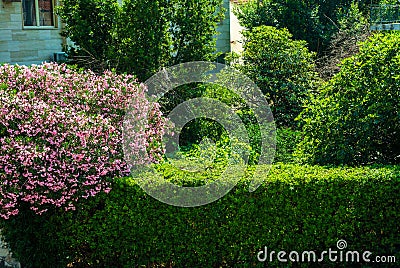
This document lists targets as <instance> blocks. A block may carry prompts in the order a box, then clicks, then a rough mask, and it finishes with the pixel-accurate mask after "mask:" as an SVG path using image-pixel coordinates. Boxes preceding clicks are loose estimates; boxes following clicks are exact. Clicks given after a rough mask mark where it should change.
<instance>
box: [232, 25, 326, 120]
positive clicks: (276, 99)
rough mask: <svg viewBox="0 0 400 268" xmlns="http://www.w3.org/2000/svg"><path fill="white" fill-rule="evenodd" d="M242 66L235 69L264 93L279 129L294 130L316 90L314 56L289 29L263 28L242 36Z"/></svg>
mask: <svg viewBox="0 0 400 268" xmlns="http://www.w3.org/2000/svg"><path fill="white" fill-rule="evenodd" d="M243 35H244V38H245V43H244V52H243V54H242V57H243V64H236V65H235V67H236V68H238V69H239V70H240V71H242V72H243V73H244V74H245V75H247V76H248V77H249V78H250V79H252V81H254V82H255V83H256V84H257V86H258V87H259V88H260V90H261V91H262V92H263V93H264V95H265V98H266V99H267V101H268V103H269V105H270V106H271V111H272V113H273V115H274V119H275V121H276V124H277V126H279V127H293V128H295V127H296V126H297V125H296V123H295V122H294V118H295V117H296V116H297V115H298V114H299V113H300V111H301V109H302V105H303V102H304V101H305V100H306V99H308V98H309V93H310V92H312V91H313V90H316V87H317V85H318V81H319V79H318V75H317V73H316V72H315V64H314V56H315V55H314V53H311V52H309V51H308V49H307V47H306V42H305V41H294V40H292V35H291V34H290V33H289V31H288V30H287V29H281V30H279V29H276V28H274V27H270V26H260V27H256V28H253V29H252V30H250V31H245V32H244V33H243Z"/></svg>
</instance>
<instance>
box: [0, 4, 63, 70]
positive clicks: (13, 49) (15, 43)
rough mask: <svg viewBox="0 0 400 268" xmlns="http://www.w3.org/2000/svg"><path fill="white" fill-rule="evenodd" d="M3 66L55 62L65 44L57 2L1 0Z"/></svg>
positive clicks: (1, 55)
mask: <svg viewBox="0 0 400 268" xmlns="http://www.w3.org/2000/svg"><path fill="white" fill-rule="evenodd" d="M0 1H1V2H0V63H18V64H33V63H35V64H39V63H42V62H43V61H52V60H54V58H53V57H54V53H56V52H61V51H62V46H63V43H64V40H63V38H62V37H61V36H60V31H61V21H60V19H59V18H57V16H55V14H54V7H55V5H56V4H57V1H54V0H0Z"/></svg>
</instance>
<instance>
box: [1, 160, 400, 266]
mask: <svg viewBox="0 0 400 268" xmlns="http://www.w3.org/2000/svg"><path fill="white" fill-rule="evenodd" d="M163 172H164V174H165V175H166V176H167V174H168V176H170V177H171V179H176V180H178V181H179V180H182V177H183V176H181V175H182V174H180V173H176V172H173V171H172V169H171V168H168V166H164V167H163ZM193 176H195V177H196V178H197V179H200V176H201V174H197V173H193ZM184 180H186V181H188V178H187V176H186V178H185V179H184ZM194 181H196V180H194ZM248 182H249V180H248V179H244V180H242V181H240V183H239V184H238V185H237V186H236V188H234V189H233V190H232V191H231V192H230V193H229V194H228V195H227V196H225V197H224V198H222V199H220V200H218V201H216V202H214V203H212V204H209V205H207V206H202V207H196V208H178V207H173V206H168V205H165V204H163V203H160V202H158V201H156V200H154V199H153V198H152V197H150V196H148V195H147V194H145V193H144V192H143V191H142V190H141V189H140V188H139V187H138V186H137V185H136V184H135V182H134V181H133V180H132V179H129V178H127V179H121V180H119V181H117V182H116V183H115V185H114V188H113V190H112V191H111V193H110V194H109V195H104V196H97V197H95V198H94V199H91V201H90V203H85V204H84V205H83V207H82V209H79V210H77V211H75V212H70V213H65V212H62V211H61V210H60V211H54V213H53V214H50V213H47V214H44V215H43V216H38V215H34V214H32V213H31V212H30V211H29V210H27V211H21V212H20V214H19V215H18V216H17V217H15V218H13V219H12V220H10V221H2V222H1V225H2V228H3V230H4V234H5V236H6V238H7V239H8V241H10V242H11V247H12V248H13V249H14V252H15V254H16V255H17V256H18V257H19V258H20V259H21V261H23V264H24V267H42V268H45V267H52V268H54V267H66V265H67V264H68V263H70V264H71V265H70V266H69V267H72V263H75V264H74V265H75V266H74V267H129V268H131V267H263V266H264V265H266V264H268V265H271V266H273V267H277V266H285V267H288V266H293V267H295V266H296V267H299V266H302V267H310V266H314V267H321V265H325V266H326V267H340V266H341V267H348V266H349V265H355V264H354V263H353V264H352V263H350V264H349V263H329V262H324V263H303V264H300V263H290V262H289V263H286V264H283V263H278V262H277V261H276V258H275V262H273V263H270V262H266V263H260V262H258V261H257V253H258V252H259V251H260V250H262V249H264V247H265V246H266V247H268V250H269V251H272V250H275V251H277V252H278V251H280V250H285V251H287V252H289V251H292V250H296V251H299V252H302V251H304V250H307V251H309V250H315V251H317V252H319V253H321V251H323V250H328V249H329V248H332V250H336V249H337V248H336V242H337V241H338V240H339V239H344V240H346V241H347V243H348V247H347V248H346V250H357V251H360V252H363V251H366V250H368V251H371V252H372V253H373V255H372V256H378V255H384V256H389V255H394V256H396V257H397V260H399V258H400V225H399V224H398V222H399V219H400V210H399V208H400V199H399V198H398V195H399V192H400V168H399V167H396V166H394V167H390V166H387V167H379V168H378V167H376V168H372V167H363V168H353V169H351V168H324V167H313V166H297V165H276V166H274V167H273V168H272V170H271V172H270V175H269V176H267V177H266V178H265V182H264V184H263V186H262V187H261V188H259V189H258V190H256V191H255V192H252V193H250V192H248ZM275 256H276V255H275ZM371 259H372V257H371ZM28 261H29V262H28ZM387 266H390V264H388V265H387ZM365 267H373V265H372V264H366V265H365ZM382 267H385V266H382ZM393 267H395V265H393Z"/></svg>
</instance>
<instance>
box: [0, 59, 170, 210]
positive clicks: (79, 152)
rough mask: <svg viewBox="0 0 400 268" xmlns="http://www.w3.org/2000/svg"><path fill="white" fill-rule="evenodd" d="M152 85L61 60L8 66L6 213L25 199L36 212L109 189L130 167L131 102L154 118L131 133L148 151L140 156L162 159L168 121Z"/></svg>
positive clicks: (2, 86) (0, 137)
mask: <svg viewBox="0 0 400 268" xmlns="http://www.w3.org/2000/svg"><path fill="white" fill-rule="evenodd" d="M145 91H146V88H145V87H144V86H143V85H141V84H139V83H138V82H136V80H135V79H133V77H132V76H129V75H127V76H119V75H115V74H113V73H111V72H105V73H104V75H103V76H97V75H95V74H93V73H92V72H90V71H86V72H79V73H78V72H74V71H72V70H70V69H68V68H67V67H66V66H65V65H56V64H44V65H40V66H35V65H34V66H32V67H26V66H18V65H17V66H12V65H3V66H1V67H0V102H1V105H2V106H1V108H0V206H1V211H0V215H1V216H2V217H4V218H8V217H9V216H10V215H15V214H17V213H18V210H19V206H20V204H21V203H29V204H30V208H31V209H33V210H34V211H36V212H37V213H42V212H43V211H45V210H47V209H48V208H49V207H51V206H56V207H64V208H65V209H67V210H68V209H75V203H76V202H78V201H79V199H80V198H88V197H89V196H94V195H96V194H97V193H99V192H108V191H109V190H110V182H111V181H112V180H113V179H114V178H115V177H116V176H124V175H126V174H127V172H128V170H127V166H126V164H125V162H124V160H123V153H122V148H121V147H122V146H121V141H122V134H121V131H122V122H123V117H124V114H125V109H126V108H128V107H134V108H135V109H131V113H132V116H134V117H136V119H137V121H138V122H140V120H142V119H144V118H146V117H147V116H148V115H149V118H150V121H149V122H146V123H143V124H142V125H138V128H137V129H135V131H134V132H131V134H132V135H134V136H135V141H134V142H135V144H134V145H135V146H136V147H133V148H134V149H133V150H134V151H135V150H136V151H135V152H132V153H133V154H135V153H136V154H137V155H138V156H143V157H142V158H137V161H142V162H152V161H155V159H156V158H158V157H159V155H160V153H161V148H159V147H158V141H159V140H160V138H161V135H162V131H163V130H162V129H163V128H162V126H163V124H164V120H163V119H161V113H160V112H159V111H158V106H156V105H153V104H151V103H149V101H147V100H146V98H145ZM128 104H129V105H131V106H128ZM142 151H145V152H146V154H144V153H143V152H142ZM147 152H149V154H147ZM147 155H148V157H147Z"/></svg>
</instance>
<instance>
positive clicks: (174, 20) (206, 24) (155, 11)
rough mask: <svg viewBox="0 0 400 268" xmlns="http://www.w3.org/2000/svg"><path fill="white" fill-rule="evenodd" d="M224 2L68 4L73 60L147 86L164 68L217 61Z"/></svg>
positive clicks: (63, 10) (65, 14)
mask: <svg viewBox="0 0 400 268" xmlns="http://www.w3.org/2000/svg"><path fill="white" fill-rule="evenodd" d="M221 5H222V0H204V1H196V0H172V1H171V0H154V1H147V0H126V1H123V4H122V6H120V5H119V4H118V2H117V0H94V1H93V0H65V1H63V5H62V6H61V7H60V9H59V13H60V15H61V18H62V20H63V22H65V23H66V25H65V28H64V35H65V36H66V37H68V38H70V39H71V41H73V42H74V44H75V46H71V47H68V48H67V49H68V51H69V54H70V55H72V56H75V59H80V61H79V63H81V64H82V65H84V66H85V67H90V68H92V69H99V70H100V71H101V70H103V69H106V68H109V69H111V68H113V69H115V70H116V71H118V72H127V73H133V74H135V75H136V76H137V77H138V78H139V79H140V80H142V81H144V80H146V79H147V78H149V77H150V76H151V75H152V74H154V73H155V72H156V71H157V70H158V69H159V68H161V67H163V66H169V65H174V64H177V63H181V62H186V61H193V60H210V59H213V57H215V56H216V55H215V54H214V52H215V38H214V36H215V35H216V34H217V31H216V26H217V23H218V22H219V21H220V20H221V18H222V16H223V10H222V7H221Z"/></svg>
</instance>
